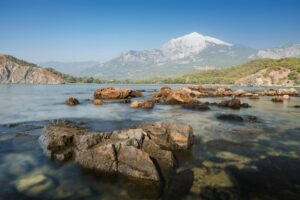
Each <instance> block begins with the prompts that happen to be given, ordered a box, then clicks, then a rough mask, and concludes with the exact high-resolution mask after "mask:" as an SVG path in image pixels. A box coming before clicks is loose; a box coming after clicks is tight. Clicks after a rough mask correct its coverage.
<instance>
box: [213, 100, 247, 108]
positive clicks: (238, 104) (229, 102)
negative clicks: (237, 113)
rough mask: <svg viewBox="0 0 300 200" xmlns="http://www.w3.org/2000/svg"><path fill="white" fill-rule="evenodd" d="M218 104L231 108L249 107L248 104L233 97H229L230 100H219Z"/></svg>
mask: <svg viewBox="0 0 300 200" xmlns="http://www.w3.org/2000/svg"><path fill="white" fill-rule="evenodd" d="M218 105H219V106H220V107H228V108H232V109H240V108H241V107H242V108H248V107H250V105H249V104H247V103H241V101H240V100H239V99H235V98H233V99H230V100H224V101H221V102H220V103H219V104H218Z"/></svg>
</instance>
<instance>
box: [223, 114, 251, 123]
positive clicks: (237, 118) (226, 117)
mask: <svg viewBox="0 0 300 200" xmlns="http://www.w3.org/2000/svg"><path fill="white" fill-rule="evenodd" d="M217 118H218V119H219V120H225V121H239V122H242V121H246V122H257V118H256V116H253V115H246V116H239V115H235V114H219V115H217Z"/></svg>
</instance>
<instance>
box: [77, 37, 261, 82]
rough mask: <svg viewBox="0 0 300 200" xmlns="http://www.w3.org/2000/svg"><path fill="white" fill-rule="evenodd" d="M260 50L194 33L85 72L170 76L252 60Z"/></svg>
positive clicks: (117, 76) (112, 76) (123, 76)
mask: <svg viewBox="0 0 300 200" xmlns="http://www.w3.org/2000/svg"><path fill="white" fill-rule="evenodd" d="M256 52H257V51H256V50H255V49H252V48H249V47H246V46H242V45H234V44H230V43H228V42H224V41H222V40H220V39H217V38H213V37H209V36H204V35H201V34H199V33H196V32H193V33H190V34H187V35H184V36H182V37H178V38H175V39H171V40H170V41H168V42H166V43H165V44H164V45H163V46H162V47H161V48H160V49H152V50H143V51H128V52H125V53H122V54H121V55H120V56H118V57H117V58H114V59H112V60H110V61H108V62H106V63H103V64H99V65H97V66H94V67H91V68H87V69H86V70H84V71H82V73H81V75H83V76H88V75H92V76H95V77H98V78H104V79H119V80H122V79H123V80H124V79H144V78H149V77H155V76H156V77H170V76H176V75H181V74H183V73H188V72H192V71H195V70H198V69H209V68H216V67H226V66H232V65H236V64H240V63H242V62H244V61H247V60H250V59H251V58H250V55H254V54H256Z"/></svg>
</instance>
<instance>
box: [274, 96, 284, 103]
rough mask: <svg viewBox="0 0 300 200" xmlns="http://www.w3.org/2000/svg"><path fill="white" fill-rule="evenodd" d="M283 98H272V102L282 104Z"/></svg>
mask: <svg viewBox="0 0 300 200" xmlns="http://www.w3.org/2000/svg"><path fill="white" fill-rule="evenodd" d="M283 100H284V98H283V97H282V96H279V97H274V98H272V101H273V102H283Z"/></svg>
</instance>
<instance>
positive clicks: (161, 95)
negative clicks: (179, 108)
mask: <svg viewBox="0 0 300 200" xmlns="http://www.w3.org/2000/svg"><path fill="white" fill-rule="evenodd" d="M193 97H194V96H193V95H192V93H191V91H188V90H186V89H177V90H172V89H171V88H169V87H162V88H161V89H160V91H159V92H158V93H156V94H154V95H153V100H154V101H155V102H163V103H169V104H189V103H192V102H193Z"/></svg>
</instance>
